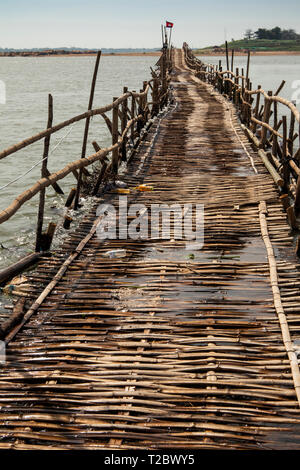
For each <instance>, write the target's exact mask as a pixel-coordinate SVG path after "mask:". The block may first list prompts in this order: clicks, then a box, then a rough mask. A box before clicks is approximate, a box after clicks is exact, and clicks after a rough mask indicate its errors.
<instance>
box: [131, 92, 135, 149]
mask: <svg viewBox="0 0 300 470" xmlns="http://www.w3.org/2000/svg"><path fill="white" fill-rule="evenodd" d="M133 93H135V91H133ZM134 117H135V98H134V96H131V119H133V118H134ZM134 129H135V124H133V125H132V126H131V142H132V144H133V142H134Z"/></svg>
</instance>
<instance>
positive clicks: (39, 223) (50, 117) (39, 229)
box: [35, 94, 53, 252]
mask: <svg viewBox="0 0 300 470" xmlns="http://www.w3.org/2000/svg"><path fill="white" fill-rule="evenodd" d="M52 122H53V98H52V95H50V94H49V95H48V123H47V128H48V129H49V128H50V127H52ZM49 146H50V134H49V135H47V136H46V137H45V140H44V152H43V162H42V169H41V175H42V178H46V177H47V163H48V155H49ZM45 195H46V188H42V189H41V190H40V201H39V210H38V221H37V229H36V241H35V251H36V252H38V251H41V248H42V232H43V221H44V212H45Z"/></svg>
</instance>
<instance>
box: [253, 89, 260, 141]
mask: <svg viewBox="0 0 300 470" xmlns="http://www.w3.org/2000/svg"><path fill="white" fill-rule="evenodd" d="M257 88H258V90H260V89H261V85H258V87H257ZM259 102H260V93H257V95H256V104H255V109H254V117H255V118H256V119H258V113H259ZM256 127H257V124H256V122H253V126H252V132H253V133H254V134H255V132H256Z"/></svg>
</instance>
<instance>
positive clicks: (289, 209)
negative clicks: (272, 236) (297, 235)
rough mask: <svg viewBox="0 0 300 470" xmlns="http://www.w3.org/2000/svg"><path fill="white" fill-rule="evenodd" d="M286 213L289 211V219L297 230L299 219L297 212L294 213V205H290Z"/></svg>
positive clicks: (292, 226)
mask: <svg viewBox="0 0 300 470" xmlns="http://www.w3.org/2000/svg"><path fill="white" fill-rule="evenodd" d="M286 213H287V217H288V221H289V224H290V226H291V228H292V229H293V230H297V229H298V225H297V220H296V217H295V213H294V208H293V207H292V206H289V207H288V208H287V210H286Z"/></svg>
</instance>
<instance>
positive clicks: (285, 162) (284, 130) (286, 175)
mask: <svg viewBox="0 0 300 470" xmlns="http://www.w3.org/2000/svg"><path fill="white" fill-rule="evenodd" d="M282 135H283V139H282V163H283V179H284V184H285V187H286V188H287V189H288V187H289V182H290V165H289V162H288V158H287V122H286V116H282Z"/></svg>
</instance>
